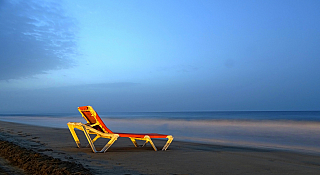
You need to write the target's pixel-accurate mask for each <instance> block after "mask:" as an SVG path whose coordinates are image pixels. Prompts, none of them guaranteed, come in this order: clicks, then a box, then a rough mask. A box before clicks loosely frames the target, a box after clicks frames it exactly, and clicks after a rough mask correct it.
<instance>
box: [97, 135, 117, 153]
mask: <svg viewBox="0 0 320 175" xmlns="http://www.w3.org/2000/svg"><path fill="white" fill-rule="evenodd" d="M117 139H118V136H113V137H112V138H111V139H110V140H109V142H108V143H107V144H106V145H105V146H104V147H103V148H102V150H101V151H100V152H101V153H105V152H106V151H107V150H108V149H109V148H110V146H111V145H112V144H113V143H114V142H115V141H116V140H117Z"/></svg>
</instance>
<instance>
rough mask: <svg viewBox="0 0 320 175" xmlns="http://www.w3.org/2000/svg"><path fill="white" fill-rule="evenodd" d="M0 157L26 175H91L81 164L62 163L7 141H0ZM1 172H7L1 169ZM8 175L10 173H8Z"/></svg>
mask: <svg viewBox="0 0 320 175" xmlns="http://www.w3.org/2000/svg"><path fill="white" fill-rule="evenodd" d="M0 150H1V152H0V156H1V157H3V158H5V159H7V160H8V161H9V162H10V163H11V165H13V166H16V167H19V168H21V169H22V170H24V172H25V173H27V174H35V175H36V174H39V175H45V174H65V175H91V174H92V173H91V172H90V171H89V170H88V169H86V168H84V167H83V166H82V165H81V164H76V163H74V162H67V161H62V160H60V159H57V158H53V157H50V156H47V155H44V154H41V153H37V152H35V151H32V150H30V149H26V148H22V147H20V146H18V145H16V144H13V143H11V142H8V141H0ZM1 169H2V170H1V171H2V172H8V171H6V169H5V168H1ZM8 174H10V172H9V173H8Z"/></svg>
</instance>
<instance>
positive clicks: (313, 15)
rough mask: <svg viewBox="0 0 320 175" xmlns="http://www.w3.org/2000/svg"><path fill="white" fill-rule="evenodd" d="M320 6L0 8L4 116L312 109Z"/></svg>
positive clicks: (317, 99) (317, 85)
mask: <svg viewBox="0 0 320 175" xmlns="http://www.w3.org/2000/svg"><path fill="white" fill-rule="evenodd" d="M319 9H320V1H317V0H314V1H312V0H307V1H295V0H283V1H272V0H268V1H254V0H252V1H250V0H244V1H231V0H230V1H199V0H197V1H157V2H154V1H122V2H118V1H102V0H101V1H85V0H77V1H53V0H52V1H51V0H47V1H34V0H31V1H22V0H15V1H8V0H3V1H0V39H1V40H0V41H1V42H0V52H1V53H2V54H1V55H0V61H1V62H2V64H1V65H0V106H1V108H0V113H30V112H42V113H45V112H48V113H50V112H57V111H56V110H57V109H59V112H74V111H76V108H77V107H78V106H82V105H92V106H93V107H94V108H95V109H97V110H99V111H104V112H108V111H119V112H121V111H203V110H205V111H211V110H212V111H215V110H218V111H221V110H222V111H224V110H227V111H230V110H320V107H319V104H320V93H319V89H320V78H319V77H320V70H319V66H320V57H319V56H320V49H318V48H319V46H320V32H319V31H320V18H319V16H320V12H319Z"/></svg>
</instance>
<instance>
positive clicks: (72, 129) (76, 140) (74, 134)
mask: <svg viewBox="0 0 320 175" xmlns="http://www.w3.org/2000/svg"><path fill="white" fill-rule="evenodd" d="M68 127H69V130H70V132H71V135H72V137H73V139H74V141H75V142H76V144H77V146H78V148H80V147H81V144H80V141H79V138H78V136H77V134H76V132H75V130H74V126H73V125H72V124H69V123H68Z"/></svg>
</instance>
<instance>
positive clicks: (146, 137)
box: [144, 136, 157, 151]
mask: <svg viewBox="0 0 320 175" xmlns="http://www.w3.org/2000/svg"><path fill="white" fill-rule="evenodd" d="M144 138H145V139H147V141H146V143H147V142H149V143H150V144H151V146H152V148H153V149H154V150H155V151H157V148H156V146H155V145H154V143H153V142H152V140H151V138H150V137H149V136H144ZM146 143H145V144H146Z"/></svg>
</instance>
